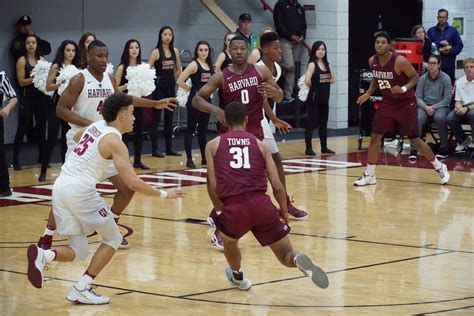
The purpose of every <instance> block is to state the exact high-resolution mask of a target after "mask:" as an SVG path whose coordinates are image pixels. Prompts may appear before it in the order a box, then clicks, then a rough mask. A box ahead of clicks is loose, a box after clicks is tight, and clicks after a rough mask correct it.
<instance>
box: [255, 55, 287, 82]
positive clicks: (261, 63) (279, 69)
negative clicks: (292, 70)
mask: <svg viewBox="0 0 474 316" xmlns="http://www.w3.org/2000/svg"><path fill="white" fill-rule="evenodd" d="M273 64H274V65H275V70H276V72H277V74H276V77H275V76H273V74H272V77H273V79H274V80H275V82H276V81H278V79H280V76H281V67H280V65H278V63H273ZM257 65H260V66H265V67H267V65H265V63H264V62H263V60H261V59H260V60H259V61H258V63H257ZM269 70H270V69H269Z"/></svg>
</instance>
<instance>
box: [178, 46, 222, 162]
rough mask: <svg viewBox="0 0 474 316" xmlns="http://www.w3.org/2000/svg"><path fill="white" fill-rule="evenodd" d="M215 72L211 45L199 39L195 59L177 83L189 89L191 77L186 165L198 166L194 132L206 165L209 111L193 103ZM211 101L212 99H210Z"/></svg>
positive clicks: (185, 145)
mask: <svg viewBox="0 0 474 316" xmlns="http://www.w3.org/2000/svg"><path fill="white" fill-rule="evenodd" d="M213 73H214V69H213V66H212V60H211V46H210V45H209V43H208V42H206V41H199V42H198V43H197V44H196V48H195V49H194V59H193V61H192V62H191V63H190V64H189V65H188V66H187V67H186V69H184V71H183V73H182V74H181V75H180V76H179V78H178V80H177V81H176V83H177V85H178V86H180V87H181V88H182V89H184V90H186V91H189V90H190V89H189V86H188V85H187V84H186V80H188V78H191V82H192V87H191V91H190V93H189V97H188V102H187V103H186V109H187V118H188V124H187V128H186V135H185V136H184V148H185V149H186V158H187V162H186V167H188V168H193V169H194V168H196V165H195V164H194V162H193V157H192V153H191V151H192V147H193V134H194V133H195V131H196V126H197V134H198V142H199V148H200V149H201V164H202V165H206V158H205V155H204V149H205V148H206V144H207V138H206V133H207V125H208V124H209V115H210V114H209V113H204V112H201V111H199V110H198V109H196V108H194V107H193V106H192V104H191V102H192V100H193V97H194V96H195V95H196V92H197V91H199V89H201V88H202V87H203V86H204V85H205V84H206V83H207V81H208V80H209V78H210V77H211V76H212V74H213ZM208 101H209V102H210V100H208Z"/></svg>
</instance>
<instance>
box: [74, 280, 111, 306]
mask: <svg viewBox="0 0 474 316" xmlns="http://www.w3.org/2000/svg"><path fill="white" fill-rule="evenodd" d="M66 299H67V300H68V301H70V302H73V303H78V304H89V305H102V304H108V303H109V302H110V298H108V297H107V296H102V295H99V294H97V293H95V292H94V291H92V285H91V284H89V285H87V286H86V288H85V289H84V290H82V291H79V290H78V289H76V286H73V287H72V289H71V291H70V292H69V294H68V296H67V297H66Z"/></svg>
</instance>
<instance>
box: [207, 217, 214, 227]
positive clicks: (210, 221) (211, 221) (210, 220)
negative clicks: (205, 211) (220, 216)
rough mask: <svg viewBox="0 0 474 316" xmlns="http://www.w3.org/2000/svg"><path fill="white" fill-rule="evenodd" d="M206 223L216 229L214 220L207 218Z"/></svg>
mask: <svg viewBox="0 0 474 316" xmlns="http://www.w3.org/2000/svg"><path fill="white" fill-rule="evenodd" d="M206 222H207V224H208V225H209V226H211V227H214V228H216V223H214V220H213V219H212V217H208V218H207V220H206Z"/></svg>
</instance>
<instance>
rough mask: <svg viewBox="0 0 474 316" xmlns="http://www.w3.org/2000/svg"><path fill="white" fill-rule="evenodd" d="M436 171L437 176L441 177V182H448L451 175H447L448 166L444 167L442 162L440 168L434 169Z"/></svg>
mask: <svg viewBox="0 0 474 316" xmlns="http://www.w3.org/2000/svg"><path fill="white" fill-rule="evenodd" d="M436 172H437V173H438V175H439V177H440V178H441V180H440V182H441V184H446V183H448V181H449V178H451V176H450V175H449V172H448V167H446V165H445V164H444V163H443V164H441V168H439V169H438V170H436Z"/></svg>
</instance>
